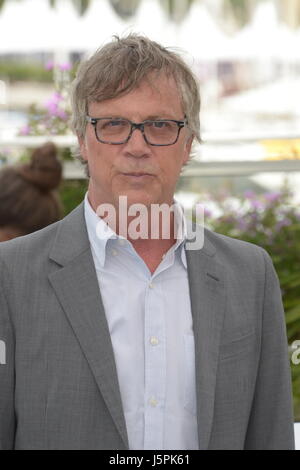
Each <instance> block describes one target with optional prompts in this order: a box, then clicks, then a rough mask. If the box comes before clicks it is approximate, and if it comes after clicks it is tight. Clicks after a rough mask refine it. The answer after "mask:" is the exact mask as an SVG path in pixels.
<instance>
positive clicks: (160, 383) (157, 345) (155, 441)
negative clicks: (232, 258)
mask: <svg viewBox="0 0 300 470" xmlns="http://www.w3.org/2000/svg"><path fill="white" fill-rule="evenodd" d="M166 367H167V364H166V325H165V312H164V302H163V296H162V286H161V284H160V283H159V281H158V279H157V277H156V278H155V277H153V278H151V280H150V281H149V282H148V286H147V290H146V296H145V398H144V400H145V402H144V407H145V408H144V409H145V428H144V449H163V440H164V439H163V438H164V435H163V432H164V408H165V401H166V372H167V371H166Z"/></svg>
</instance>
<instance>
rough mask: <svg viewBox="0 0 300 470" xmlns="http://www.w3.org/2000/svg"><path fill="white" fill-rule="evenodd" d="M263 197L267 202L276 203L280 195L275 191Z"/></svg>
mask: <svg viewBox="0 0 300 470" xmlns="http://www.w3.org/2000/svg"><path fill="white" fill-rule="evenodd" d="M264 197H265V199H266V200H267V201H269V202H276V201H278V199H279V198H280V197H281V193H280V192H275V191H274V192H273V193H265V194H264Z"/></svg>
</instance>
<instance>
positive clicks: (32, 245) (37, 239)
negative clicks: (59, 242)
mask: <svg viewBox="0 0 300 470" xmlns="http://www.w3.org/2000/svg"><path fill="white" fill-rule="evenodd" d="M60 223H61V220H60V221H58V222H55V223H53V224H51V225H48V226H47V227H45V228H43V229H41V230H38V231H36V232H33V233H30V234H28V235H24V236H21V237H17V238H14V239H13V240H9V241H5V242H2V243H0V258H1V259H2V260H3V261H4V262H5V261H7V262H9V263H10V262H13V260H14V259H16V260H18V259H20V256H21V257H24V256H26V255H27V256H32V255H33V254H34V253H41V251H49V250H50V249H51V246H52V243H53V241H54V239H55V236H56V233H57V230H58V227H59V225H60Z"/></svg>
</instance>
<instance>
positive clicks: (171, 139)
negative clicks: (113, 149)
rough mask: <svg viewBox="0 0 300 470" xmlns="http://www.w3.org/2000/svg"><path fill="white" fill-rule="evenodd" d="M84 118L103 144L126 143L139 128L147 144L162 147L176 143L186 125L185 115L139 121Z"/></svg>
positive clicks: (112, 118) (113, 118)
mask: <svg viewBox="0 0 300 470" xmlns="http://www.w3.org/2000/svg"><path fill="white" fill-rule="evenodd" d="M86 120H87V121H88V122H90V123H91V124H92V125H93V126H94V128H95V134H96V138H97V140H98V141H99V142H102V143H103V144H112V145H120V144H126V143H127V142H128V141H129V139H130V137H131V135H132V133H133V131H134V130H135V129H139V130H140V131H141V133H142V134H143V137H144V139H145V141H146V142H147V144H149V145H155V146H157V147H163V146H166V145H173V144H176V142H177V140H178V137H179V133H180V131H181V129H182V128H183V127H185V126H186V125H187V119H186V117H185V118H184V120H182V121H175V120H174V119H155V120H153V121H152V120H147V121H143V122H140V123H136V122H132V121H129V120H128V119H124V118H118V117H117V118H115V117H103V118H93V117H90V116H86Z"/></svg>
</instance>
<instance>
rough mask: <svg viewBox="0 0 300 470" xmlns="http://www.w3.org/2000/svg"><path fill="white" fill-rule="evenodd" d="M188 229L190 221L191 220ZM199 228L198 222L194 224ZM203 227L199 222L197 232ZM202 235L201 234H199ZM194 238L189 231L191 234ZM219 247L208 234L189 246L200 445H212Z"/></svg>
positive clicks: (220, 301) (219, 321)
mask: <svg viewBox="0 0 300 470" xmlns="http://www.w3.org/2000/svg"><path fill="white" fill-rule="evenodd" d="M188 227H189V228H188V233H189V230H190V227H191V226H190V225H189V224H188ZM194 229H195V226H194ZM199 230H201V227H200V226H197V232H198V231H199ZM199 235H200V234H199ZM189 237H190V238H191V236H190V235H188V238H189ZM215 251H216V250H215V248H214V247H213V245H212V244H211V243H210V242H209V241H208V239H207V237H205V241H204V246H203V248H202V249H201V250H186V257H187V268H188V277H189V287H190V299H191V309H192V315H193V323H194V336H195V368H196V391H197V416H198V434H199V436H198V437H199V449H200V450H205V449H207V448H208V445H209V438H210V433H211V427H212V420H213V411H214V396H215V386H216V378H217V367H218V355H219V346H220V339H221V331H222V325H223V317H224V308H225V289H224V275H223V269H222V266H221V265H220V264H218V263H217V262H216V260H215Z"/></svg>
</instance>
